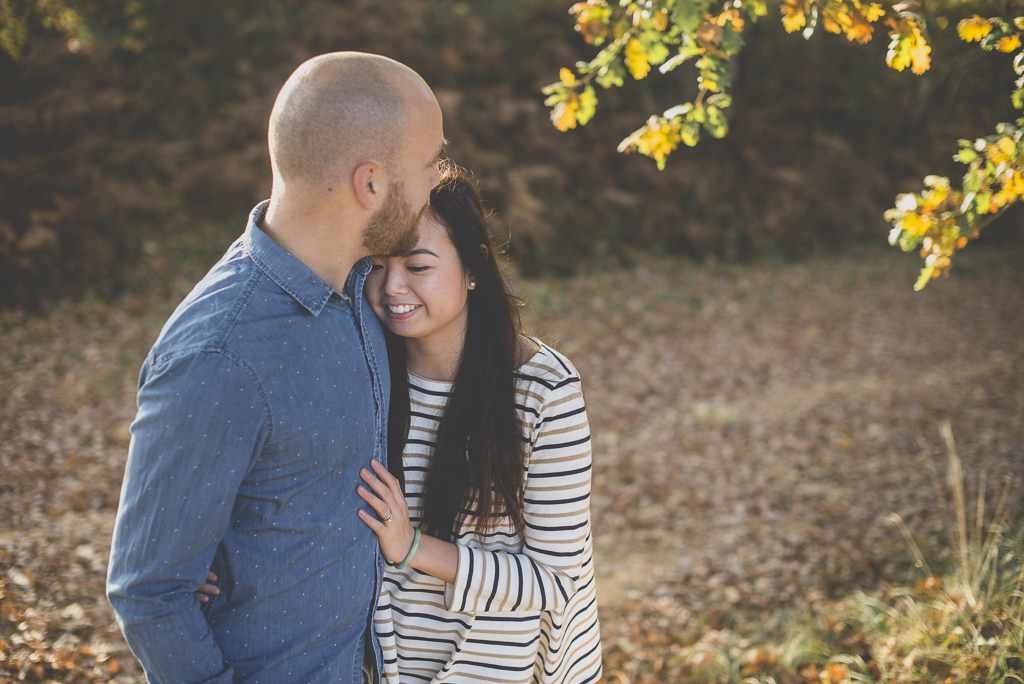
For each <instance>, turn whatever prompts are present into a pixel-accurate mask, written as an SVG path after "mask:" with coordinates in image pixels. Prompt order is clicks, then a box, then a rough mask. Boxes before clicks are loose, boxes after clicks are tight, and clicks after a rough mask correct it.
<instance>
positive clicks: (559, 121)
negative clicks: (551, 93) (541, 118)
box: [551, 101, 579, 132]
mask: <svg viewBox="0 0 1024 684" xmlns="http://www.w3.org/2000/svg"><path fill="white" fill-rule="evenodd" d="M578 107H579V104H578V103H576V102H573V101H568V102H559V103H558V104H557V105H556V106H555V109H554V111H553V112H551V121H552V123H554V124H555V128H557V129H558V130H560V131H562V132H565V131H567V130H569V129H570V128H576V109H577V108H578Z"/></svg>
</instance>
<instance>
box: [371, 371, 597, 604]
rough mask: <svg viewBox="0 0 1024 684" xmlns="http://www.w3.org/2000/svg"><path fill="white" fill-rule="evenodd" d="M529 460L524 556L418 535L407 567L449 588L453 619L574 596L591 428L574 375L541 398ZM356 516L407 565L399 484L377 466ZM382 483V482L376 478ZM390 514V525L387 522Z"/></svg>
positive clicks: (584, 530) (584, 528) (586, 508)
mask: <svg viewBox="0 0 1024 684" xmlns="http://www.w3.org/2000/svg"><path fill="white" fill-rule="evenodd" d="M535 424H536V426H537V427H536V431H535V435H534V440H533V445H532V452H531V455H530V459H529V471H528V475H527V482H526V491H525V495H524V510H523V513H524V519H525V522H526V528H525V535H524V537H525V538H524V544H523V549H522V551H521V552H519V553H511V552H503V551H487V550H484V549H480V548H476V547H471V546H468V545H466V544H452V543H449V542H445V541H441V540H439V539H435V538H433V537H427V536H423V537H422V538H421V542H420V547H419V549H418V550H417V551H416V553H415V555H414V556H413V558H412V560H411V562H410V563H409V566H410V567H412V568H415V569H416V570H419V571H421V572H424V573H426V574H429V575H431V576H433V577H436V578H438V579H440V580H443V581H444V582H446V583H447V584H448V585H449V586H448V587H447V588H446V592H445V594H446V605H448V607H449V609H450V610H452V611H455V612H467V613H476V612H481V611H515V610H555V611H557V610H559V609H560V608H561V607H562V606H564V605H565V603H566V602H567V601H568V600H569V598H570V597H571V596H572V595H573V594H574V593H575V591H576V584H575V583H576V580H577V579H578V578H579V575H580V566H581V564H582V562H583V555H584V547H585V543H586V539H587V535H588V534H589V531H590V484H591V463H590V461H591V454H590V427H589V424H588V422H587V415H586V407H585V406H584V402H583V393H582V390H581V389H580V385H579V378H578V377H577V376H575V375H573V376H571V377H570V378H568V379H566V380H564V381H563V382H562V383H558V384H557V385H556V386H555V387H553V388H550V389H548V390H547V391H545V393H544V397H543V401H542V403H541V405H540V406H539V416H538V417H537V419H536V423H535ZM373 471H374V473H370V472H369V471H368V470H364V471H363V473H362V475H363V479H364V480H366V482H367V484H368V485H369V487H370V488H371V489H372V491H370V489H367V488H365V487H360V491H359V494H360V496H362V497H363V499H364V500H366V502H367V503H368V504H370V506H371V507H372V508H373V509H374V511H375V512H376V513H377V515H378V518H379V519H374V517H373V516H372V515H371V514H370V513H368V512H366V511H360V517H361V518H362V520H363V522H365V523H366V524H367V525H369V526H370V527H371V528H372V529H373V530H374V531H375V532H376V533H377V535H378V537H379V538H380V543H381V550H382V552H383V553H384V556H385V558H387V559H388V561H390V562H391V563H392V564H397V563H400V562H402V561H403V560H404V559H405V556H406V554H407V553H408V551H409V549H410V548H411V546H412V543H413V535H414V531H413V528H412V525H411V524H410V523H409V519H408V507H407V506H406V504H405V499H404V497H403V496H402V492H401V487H400V486H399V485H398V481H397V480H396V479H395V478H394V477H393V476H391V474H390V473H388V472H387V470H386V469H385V468H383V466H380V464H378V463H376V462H374V464H373ZM378 478H379V479H378ZM389 513H391V515H392V519H391V520H390V521H389V522H387V523H385V522H384V520H385V519H386V518H387V516H388V514H389Z"/></svg>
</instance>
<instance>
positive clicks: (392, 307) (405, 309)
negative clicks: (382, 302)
mask: <svg viewBox="0 0 1024 684" xmlns="http://www.w3.org/2000/svg"><path fill="white" fill-rule="evenodd" d="M415 308H416V305H415V304H397V305H396V304H388V311H390V312H391V313H396V314H404V313H409V312H410V311H412V310H413V309H415Z"/></svg>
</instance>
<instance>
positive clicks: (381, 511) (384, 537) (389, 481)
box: [356, 459, 413, 564]
mask: <svg viewBox="0 0 1024 684" xmlns="http://www.w3.org/2000/svg"><path fill="white" fill-rule="evenodd" d="M370 465H371V467H372V468H373V472H372V473H371V472H370V471H369V470H367V469H366V468H362V469H360V471H359V474H360V475H361V476H362V478H363V479H364V480H365V481H366V484H367V485H369V487H370V488H369V489H367V488H366V487H363V486H362V485H360V486H359V487H358V488H357V489H356V491H357V492H358V493H359V496H361V497H363V500H364V501H365V502H366V503H368V504H369V505H370V508H372V509H373V510H374V511H375V512H376V513H377V517H376V518H374V517H373V516H372V515H370V514H369V513H368V512H367V511H365V510H363V509H359V518H360V520H362V521H363V522H364V523H366V524H367V525H369V526H370V529H371V530H373V531H374V532H376V533H377V539H378V541H379V542H380V550H381V553H383V554H384V558H386V559H387V560H388V561H389V562H390V563H392V564H397V563H401V562H402V561H403V560H405V557H406V555H407V554H408V553H409V549H411V548H412V539H413V528H412V523H411V522H409V506H408V505H407V504H406V503H405V495H404V494H403V493H402V486H401V485H400V484H399V482H398V479H397V478H395V476H394V475H392V474H391V473H389V472H388V470H387V468H385V467H384V466H383V465H381V463H380V461H378V460H376V459H374V460H372V461H370ZM371 490H372V491H371Z"/></svg>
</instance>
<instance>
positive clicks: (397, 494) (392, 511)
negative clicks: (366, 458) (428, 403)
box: [358, 460, 459, 584]
mask: <svg viewBox="0 0 1024 684" xmlns="http://www.w3.org/2000/svg"><path fill="white" fill-rule="evenodd" d="M371 467H372V468H373V472H372V473H371V472H370V471H369V470H367V469H366V468H363V469H362V470H361V471H360V473H359V474H360V475H362V477H363V479H364V480H365V481H366V484H367V485H369V486H370V489H367V488H366V487H363V486H360V487H359V488H358V492H359V496H361V497H363V500H364V501H366V503H368V504H370V507H371V508H373V510H374V511H376V513H377V518H374V517H373V516H372V515H370V514H369V513H368V512H367V511H365V510H363V509H359V517H360V519H361V520H362V521H363V522H364V523H366V524H367V525H369V526H370V529H372V530H373V531H374V532H376V533H377V539H378V540H380V550H381V553H383V554H384V558H386V559H387V561H388V562H389V563H391V564H392V565H398V564H399V563H401V562H402V561H403V560H405V559H406V556H407V555H408V554H409V551H410V549H411V548H412V544H413V538H414V535H415V530H413V527H412V523H411V522H409V506H408V505H407V504H406V502H405V496H404V495H403V494H402V486H401V485H400V484H399V482H398V479H397V478H396V477H395V476H394V475H392V474H391V473H389V472H388V469H387V468H385V467H384V466H383V465H381V463H380V461H377V460H374V461H372V462H371ZM371 489H372V491H371ZM388 515H390V516H391V519H390V520H387V518H388ZM385 520H387V522H385ZM458 561H459V552H458V550H457V549H456V546H455V544H452V543H451V542H446V541H442V540H440V539H436V538H434V537H431V536H428V535H422V536H421V537H420V544H419V547H418V548H417V549H416V553H415V554H413V557H412V560H410V561H409V563H408V566H409V567H411V568H415V569H416V570H419V571H420V572H424V573H426V574H428V575H430V576H431V577H436V578H437V579H439V580H441V581H443V582H448V583H449V584H451V583H452V582H454V581H455V573H456V570H457V567H458Z"/></svg>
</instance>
